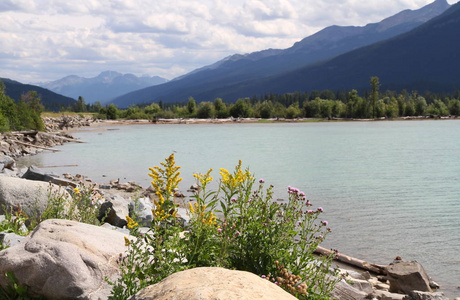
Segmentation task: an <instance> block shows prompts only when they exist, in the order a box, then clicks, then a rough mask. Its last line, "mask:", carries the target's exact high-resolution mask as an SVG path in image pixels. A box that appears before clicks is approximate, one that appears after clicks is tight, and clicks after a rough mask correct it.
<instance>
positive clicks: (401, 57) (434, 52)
mask: <svg viewBox="0 0 460 300" xmlns="http://www.w3.org/2000/svg"><path fill="white" fill-rule="evenodd" d="M459 33H460V2H459V3H457V4H455V5H453V6H452V7H451V8H450V9H448V10H447V11H446V12H444V13H443V14H442V15H440V16H438V17H436V18H434V19H432V20H430V21H428V22H426V23H424V24H423V25H420V26H419V27H417V28H415V29H414V30H412V31H410V32H408V33H405V34H402V35H399V36H397V37H394V38H391V39H388V40H385V41H382V42H379V43H376V44H373V45H370V46H366V47H363V48H360V49H356V50H354V51H350V52H348V53H345V54H343V55H340V56H337V57H335V58H332V59H331V60H329V61H326V62H323V63H318V64H315V65H310V66H306V67H303V68H299V69H297V70H295V71H292V72H288V73H285V74H282V75H277V76H273V77H270V78H264V79H259V80H253V81H251V82H246V84H245V85H244V87H243V86H237V85H234V86H228V87H226V89H225V90H224V89H221V90H219V93H221V94H225V95H227V96H228V97H232V96H236V95H237V93H235V92H232V90H233V91H235V90H237V89H239V92H240V93H249V92H257V93H263V92H272V93H286V92H292V91H296V90H300V91H304V90H323V89H329V90H349V89H352V88H354V89H357V90H364V89H369V79H370V77H371V76H378V77H379V79H380V82H381V84H382V85H381V90H386V89H390V90H401V89H407V90H418V91H420V92H423V91H431V92H455V91H458V90H460V60H459V59H458V53H460V40H459V39H458V36H459ZM267 87H269V88H267Z"/></svg>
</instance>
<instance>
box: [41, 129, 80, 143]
mask: <svg viewBox="0 0 460 300" xmlns="http://www.w3.org/2000/svg"><path fill="white" fill-rule="evenodd" d="M39 135H43V136H47V137H51V138H56V139H61V140H65V141H68V142H74V143H82V144H83V143H85V142H83V141H80V140H77V139H72V138H68V137H65V136H60V135H56V134H51V133H45V132H39Z"/></svg>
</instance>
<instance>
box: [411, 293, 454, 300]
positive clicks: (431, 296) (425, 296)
mask: <svg viewBox="0 0 460 300" xmlns="http://www.w3.org/2000/svg"><path fill="white" fill-rule="evenodd" d="M408 298H409V299H410V300H448V299H449V298H447V297H445V296H444V294H443V293H439V292H437V293H428V292H420V291H412V292H410V294H409V297H408Z"/></svg>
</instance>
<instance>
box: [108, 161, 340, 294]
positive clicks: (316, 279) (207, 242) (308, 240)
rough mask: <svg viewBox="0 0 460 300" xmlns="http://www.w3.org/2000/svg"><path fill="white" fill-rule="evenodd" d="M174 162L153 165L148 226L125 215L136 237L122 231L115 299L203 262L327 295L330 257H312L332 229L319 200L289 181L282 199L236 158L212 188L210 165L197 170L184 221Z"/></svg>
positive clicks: (302, 291) (330, 283) (296, 289)
mask: <svg viewBox="0 0 460 300" xmlns="http://www.w3.org/2000/svg"><path fill="white" fill-rule="evenodd" d="M179 168H180V167H178V166H176V165H175V161H174V155H173V154H172V155H171V156H169V158H167V159H166V161H165V162H164V163H162V167H154V168H150V171H151V172H152V173H150V174H149V175H150V176H151V177H152V179H153V181H152V185H153V187H154V188H155V190H156V191H157V192H156V193H157V196H158V199H157V200H156V201H155V205H156V208H155V209H154V210H153V211H152V212H153V216H154V219H153V221H152V226H151V228H150V229H149V231H148V232H147V233H146V234H143V235H141V234H140V232H139V230H138V226H137V223H136V221H135V220H132V219H131V218H129V217H127V220H128V227H130V228H131V234H132V236H133V237H132V238H128V237H126V245H127V247H128V252H127V255H126V256H125V257H120V259H119V264H120V268H121V273H122V276H121V278H120V279H119V280H118V281H117V282H115V283H111V284H112V285H113V292H112V299H126V298H128V297H129V296H130V295H133V294H135V293H136V292H137V291H139V290H140V289H142V288H144V287H146V286H148V285H151V284H154V283H157V282H159V281H160V280H162V279H163V278H165V277H167V276H169V275H170V274H172V273H175V272H178V271H181V270H185V269H189V268H194V267H205V266H216V267H225V268H229V269H238V270H246V271H250V272H253V273H255V274H257V275H260V276H262V277H264V278H267V279H268V280H271V281H272V282H273V283H274V284H278V285H280V286H281V287H283V288H284V289H286V290H287V291H288V292H291V293H292V294H294V295H296V296H297V297H299V298H304V299H310V298H311V299H313V298H314V299H327V298H328V296H329V294H330V292H331V290H332V288H333V286H334V284H335V281H333V280H330V279H329V276H328V275H329V274H331V271H330V265H331V261H332V257H322V258H316V257H314V256H313V251H314V250H315V249H316V247H317V246H318V245H319V244H320V243H321V242H322V241H323V240H324V238H325V236H326V235H327V234H328V232H329V231H330V229H329V228H328V227H327V225H328V223H327V221H319V217H320V215H321V213H322V212H323V209H322V208H321V207H319V208H317V209H314V210H312V209H311V206H312V204H311V203H310V201H309V200H306V196H305V194H304V193H303V192H301V191H299V190H298V189H296V188H292V187H288V190H287V192H288V199H287V200H286V201H283V202H281V203H277V202H275V201H273V189H274V187H273V186H270V187H268V188H266V187H265V183H264V180H263V179H260V180H259V181H257V182H256V180H255V179H254V177H253V174H251V172H250V171H249V169H246V170H243V169H242V163H241V161H240V162H239V164H238V165H237V166H236V167H235V170H234V171H233V172H232V173H230V172H229V171H227V170H225V169H220V175H221V178H220V180H219V187H218V188H217V189H216V190H212V189H210V188H209V183H210V182H212V181H213V180H214V179H213V178H212V177H211V172H212V169H211V170H209V171H208V172H207V173H205V174H201V173H200V174H194V177H195V178H196V180H197V183H198V186H199V188H198V192H196V193H195V195H194V201H192V202H190V203H189V213H190V217H191V219H190V224H189V225H187V226H186V227H184V226H183V224H182V222H180V221H179V219H178V218H177V216H176V212H177V206H176V204H174V202H173V195H172V193H173V190H174V188H176V187H177V186H178V183H179V182H180V180H181V178H180V177H179V176H180V172H179ZM217 216H220V217H219V218H218V217H217ZM181 235H183V237H182V238H181ZM288 280H290V282H291V283H292V282H295V286H292V285H291V284H288V283H287V282H288Z"/></svg>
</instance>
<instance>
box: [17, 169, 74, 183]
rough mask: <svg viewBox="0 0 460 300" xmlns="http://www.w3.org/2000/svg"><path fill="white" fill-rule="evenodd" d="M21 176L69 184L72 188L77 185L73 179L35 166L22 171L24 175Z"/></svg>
mask: <svg viewBox="0 0 460 300" xmlns="http://www.w3.org/2000/svg"><path fill="white" fill-rule="evenodd" d="M22 178H24V179H29V180H37V181H45V182H51V183H54V184H57V185H61V186H71V187H74V188H75V187H76V186H77V184H76V183H75V182H73V181H70V180H67V179H62V178H58V177H57V176H56V175H55V174H52V173H46V172H44V171H43V170H40V169H39V168H37V167H35V166H30V167H29V168H28V169H27V171H26V172H25V173H24V175H22Z"/></svg>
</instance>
